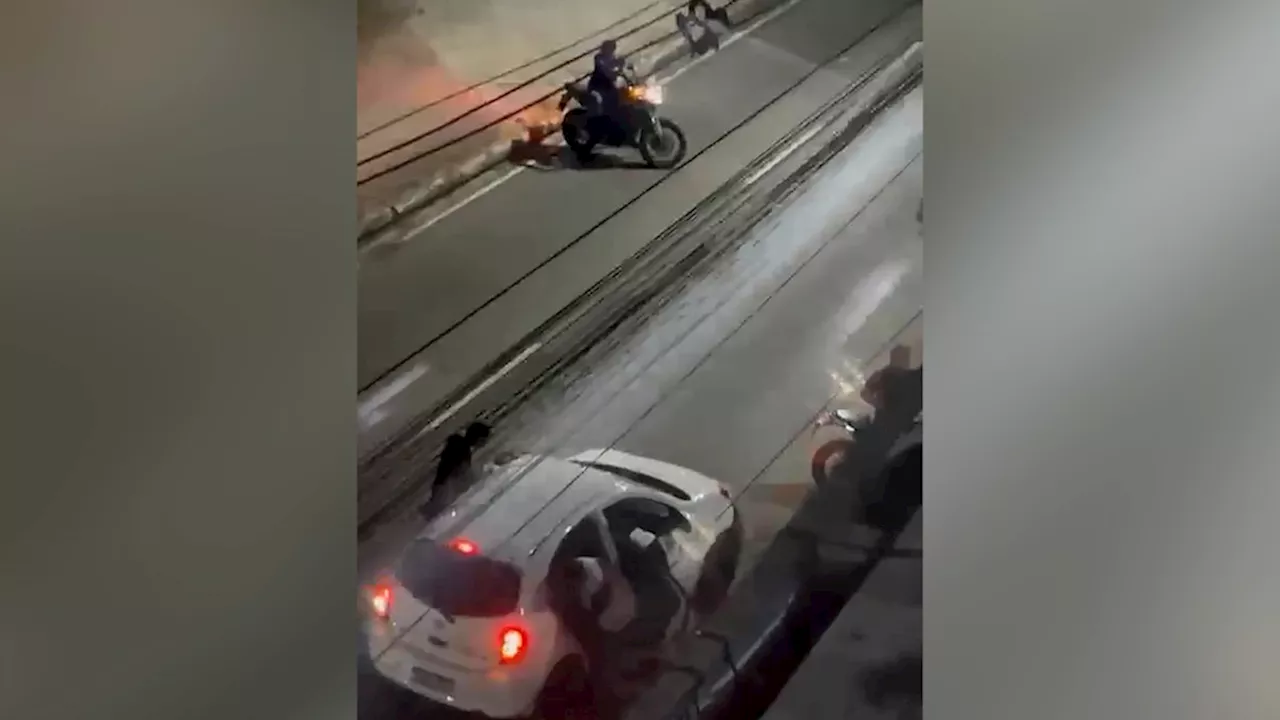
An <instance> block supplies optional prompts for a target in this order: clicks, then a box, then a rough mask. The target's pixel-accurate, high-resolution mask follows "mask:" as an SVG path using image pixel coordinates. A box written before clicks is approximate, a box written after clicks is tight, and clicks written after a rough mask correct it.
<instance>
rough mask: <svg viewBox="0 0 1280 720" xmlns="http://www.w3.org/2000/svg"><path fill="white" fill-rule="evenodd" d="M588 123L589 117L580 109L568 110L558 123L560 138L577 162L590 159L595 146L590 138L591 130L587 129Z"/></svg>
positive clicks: (594, 142) (594, 141)
mask: <svg viewBox="0 0 1280 720" xmlns="http://www.w3.org/2000/svg"><path fill="white" fill-rule="evenodd" d="M589 121H590V115H589V114H588V113H587V111H586V110H583V109H582V108H574V109H572V110H570V111H569V112H567V113H565V116H564V119H563V120H561V121H560V137H562V138H564V144H565V146H566V147H568V148H569V149H570V150H571V151H573V154H574V155H575V156H577V157H578V159H579V160H582V159H584V158H589V157H591V152H592V150H593V149H594V148H595V146H596V140H595V139H594V138H593V137H592V136H591V130H590V129H589V128H588V123H589Z"/></svg>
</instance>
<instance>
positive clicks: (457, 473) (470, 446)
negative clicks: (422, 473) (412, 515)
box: [418, 422, 491, 519]
mask: <svg viewBox="0 0 1280 720" xmlns="http://www.w3.org/2000/svg"><path fill="white" fill-rule="evenodd" d="M490 432H491V431H490V428H489V426H488V425H485V424H484V423H482V422H473V423H471V424H470V425H468V426H467V429H466V432H465V433H463V434H461V435H459V434H458V433H453V434H452V435H450V436H449V437H448V438H446V439H445V441H444V449H443V450H441V451H440V462H438V463H437V464H436V475H435V478H434V480H433V481H432V483H431V496H430V497H428V498H427V501H426V502H425V503H423V504H422V506H421V507H419V508H418V511H419V512H420V513H421V514H422V515H423V516H425V517H427V518H428V519H429V518H431V517H433V516H434V515H435V514H436V512H437V511H438V510H439V509H440V508H442V507H444V506H446V505H448V503H449V501H450V500H451V499H452V498H451V497H450V496H452V495H455V494H456V493H452V492H450V490H454V489H457V488H456V485H457V481H458V480H459V479H460V478H461V477H462V476H465V475H466V474H467V473H469V472H470V470H471V460H472V456H473V454H474V453H475V451H476V450H477V449H479V448H480V447H481V446H482V445H484V444H485V442H486V441H488V439H489V434H490Z"/></svg>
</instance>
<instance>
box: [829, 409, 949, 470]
mask: <svg viewBox="0 0 1280 720" xmlns="http://www.w3.org/2000/svg"><path fill="white" fill-rule="evenodd" d="M873 419H874V415H871V414H868V415H863V416H857V415H854V414H853V413H852V412H850V411H848V410H843V409H840V410H831V411H827V412H824V413H822V414H820V415H818V417H817V419H816V420H814V423H813V434H814V435H815V436H816V435H817V434H818V433H819V432H820V431H822V430H823V429H824V428H836V429H837V430H839V436H838V437H835V438H833V439H831V440H828V441H826V442H824V443H822V444H821V445H819V446H818V448H817V449H816V450H814V451H813V456H812V457H811V458H810V459H809V474H810V475H812V476H813V481H814V483H816V484H818V485H822V484H823V483H825V482H826V481H827V464H828V463H830V462H831V457H832V456H833V455H835V454H836V453H839V452H842V451H844V450H846V449H848V448H849V447H850V446H851V445H852V444H853V442H854V440H855V438H856V437H857V434H858V433H859V432H861V431H862V430H864V429H865V428H866V427H867V426H868V425H870V424H871V422H872V420H873ZM923 423H924V413H923V412H922V413H920V414H919V415H917V416H916V418H915V429H914V430H913V431H912V432H911V433H909V434H908V435H907V436H906V437H904V438H902V439H901V440H899V441H898V442H897V443H896V444H895V445H894V448H893V449H892V450H891V451H890V454H891V455H892V454H895V453H896V452H898V451H899V450H900V449H901V448H902V447H904V446H909V445H910V444H911V443H913V442H914V443H918V442H919V438H918V433H919V431H920V429H921V427H922V425H923Z"/></svg>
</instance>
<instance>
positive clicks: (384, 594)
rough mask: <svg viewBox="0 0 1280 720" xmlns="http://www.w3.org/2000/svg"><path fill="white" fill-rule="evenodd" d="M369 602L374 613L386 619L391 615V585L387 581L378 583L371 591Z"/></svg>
mask: <svg viewBox="0 0 1280 720" xmlns="http://www.w3.org/2000/svg"><path fill="white" fill-rule="evenodd" d="M369 604H370V605H371V606H372V607H373V614H374V615H377V616H378V619H380V620H386V619H388V618H390V617H391V586H390V585H389V584H387V583H378V584H377V585H375V586H374V587H373V591H372V592H370V593H369Z"/></svg>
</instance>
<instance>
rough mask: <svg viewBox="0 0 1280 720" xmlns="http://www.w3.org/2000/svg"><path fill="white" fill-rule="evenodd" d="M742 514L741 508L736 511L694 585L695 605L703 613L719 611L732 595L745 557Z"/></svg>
mask: <svg viewBox="0 0 1280 720" xmlns="http://www.w3.org/2000/svg"><path fill="white" fill-rule="evenodd" d="M742 541H743V530H742V516H741V515H740V514H739V513H738V510H737V508H734V511H733V524H732V525H730V526H729V529H728V530H726V531H725V532H723V533H721V535H720V537H718V538H716V541H715V542H714V543H713V544H712V545H711V550H710V551H708V552H707V559H706V562H705V564H704V565H703V567H702V575H701V576H700V577H699V578H698V584H697V586H696V587H695V588H694V591H693V598H692V605H693V610H694V612H696V613H698V614H699V615H703V616H706V615H709V614H711V613H713V612H715V611H716V609H718V608H719V607H720V605H721V604H723V603H724V600H725V598H726V597H728V596H729V588H730V587H732V586H733V581H734V580H735V579H737V576H738V563H739V561H740V560H741V558H742Z"/></svg>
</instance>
